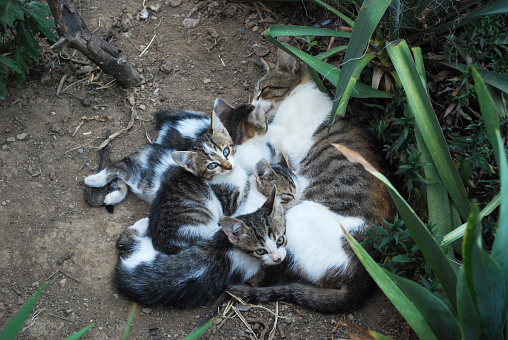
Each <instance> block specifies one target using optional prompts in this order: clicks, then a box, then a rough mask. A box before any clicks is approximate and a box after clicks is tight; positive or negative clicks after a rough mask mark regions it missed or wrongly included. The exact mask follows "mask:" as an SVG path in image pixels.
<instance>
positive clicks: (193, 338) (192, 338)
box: [183, 318, 215, 340]
mask: <svg viewBox="0 0 508 340" xmlns="http://www.w3.org/2000/svg"><path fill="white" fill-rule="evenodd" d="M214 322H215V318H214V319H210V320H208V322H207V323H205V324H204V325H203V326H201V327H199V328H198V329H196V330H195V331H194V332H192V333H191V334H189V335H187V336H186V337H185V338H184V339H183V340H198V339H199V337H200V336H201V335H203V333H204V332H205V331H206V330H207V329H208V327H210V326H211V325H213V324H214Z"/></svg>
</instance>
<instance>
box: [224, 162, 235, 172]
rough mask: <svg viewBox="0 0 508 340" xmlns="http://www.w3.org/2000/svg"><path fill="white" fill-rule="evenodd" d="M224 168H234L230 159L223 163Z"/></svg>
mask: <svg viewBox="0 0 508 340" xmlns="http://www.w3.org/2000/svg"><path fill="white" fill-rule="evenodd" d="M222 168H223V169H224V170H233V166H232V165H231V163H229V162H228V161H226V162H224V163H222Z"/></svg>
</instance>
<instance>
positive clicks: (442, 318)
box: [386, 271, 460, 340]
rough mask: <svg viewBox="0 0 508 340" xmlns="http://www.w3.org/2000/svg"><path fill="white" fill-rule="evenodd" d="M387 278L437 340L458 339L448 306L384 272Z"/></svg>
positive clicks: (412, 283)
mask: <svg viewBox="0 0 508 340" xmlns="http://www.w3.org/2000/svg"><path fill="white" fill-rule="evenodd" d="M386 273H387V274H388V276H389V277H390V278H391V279H392V280H393V281H394V282H395V283H396V284H397V286H399V287H400V289H402V290H403V291H404V293H405V294H406V295H407V297H408V298H409V299H410V300H411V301H412V302H413V304H414V305H415V307H416V308H418V310H419V311H420V313H422V315H423V317H424V318H425V320H426V321H427V322H428V323H429V325H430V328H432V331H433V332H434V334H435V335H436V337H437V338H438V339H440V340H441V339H450V340H454V339H459V338H460V329H459V325H458V324H457V320H455V316H454V315H453V314H452V312H451V311H450V309H448V306H446V305H445V304H444V303H443V301H441V300H440V299H439V298H438V297H437V296H435V295H434V294H432V293H431V292H429V291H428V290H427V289H425V288H423V287H422V286H420V285H419V284H417V283H415V282H413V281H410V280H408V279H405V278H403V277H400V276H398V275H395V274H393V273H390V272H388V271H386Z"/></svg>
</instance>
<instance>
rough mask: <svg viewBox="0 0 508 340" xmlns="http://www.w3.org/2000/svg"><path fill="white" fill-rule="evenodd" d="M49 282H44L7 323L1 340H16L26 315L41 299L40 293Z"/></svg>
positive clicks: (1, 334)
mask: <svg viewBox="0 0 508 340" xmlns="http://www.w3.org/2000/svg"><path fill="white" fill-rule="evenodd" d="M48 285H49V282H44V283H43V284H42V286H40V287H39V289H37V291H36V292H35V294H34V295H33V296H32V297H31V298H30V300H28V301H27V302H26V303H25V304H24V305H23V307H21V309H20V310H19V311H18V312H17V313H16V314H15V315H14V317H13V318H12V319H11V320H10V321H9V322H8V323H7V325H6V326H5V328H4V329H3V330H2V332H0V339H2V340H11V339H12V340H14V339H16V338H17V336H18V334H19V332H20V331H21V328H22V327H23V323H24V322H25V320H26V318H28V315H30V313H31V312H32V309H34V307H35V305H36V304H37V301H39V298H40V297H41V295H42V293H43V292H44V291H45V290H46V288H48Z"/></svg>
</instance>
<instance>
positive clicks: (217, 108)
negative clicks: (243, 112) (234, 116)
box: [213, 98, 233, 118]
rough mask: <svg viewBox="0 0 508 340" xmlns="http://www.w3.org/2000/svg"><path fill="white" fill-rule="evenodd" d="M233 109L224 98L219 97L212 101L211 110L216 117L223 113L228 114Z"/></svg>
mask: <svg viewBox="0 0 508 340" xmlns="http://www.w3.org/2000/svg"><path fill="white" fill-rule="evenodd" d="M231 111H233V107H232V106H230V105H229V104H228V103H226V102H225V101H224V100H222V99H220V98H216V99H215V102H214V103H213V112H215V114H216V115H217V117H219V118H221V117H223V116H225V115H228V114H230V113H231Z"/></svg>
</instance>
